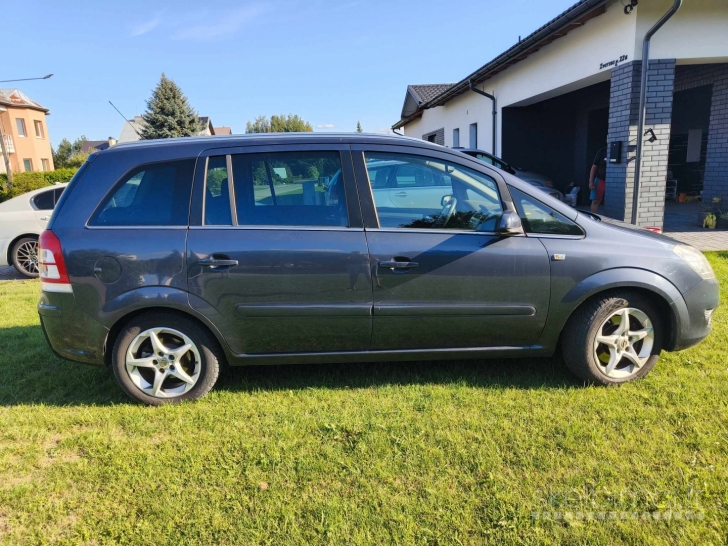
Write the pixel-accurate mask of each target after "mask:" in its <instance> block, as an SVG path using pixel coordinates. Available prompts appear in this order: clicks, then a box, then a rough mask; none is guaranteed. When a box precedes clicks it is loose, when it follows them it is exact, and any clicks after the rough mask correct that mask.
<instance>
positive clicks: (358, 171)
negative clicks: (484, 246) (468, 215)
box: [351, 144, 525, 237]
mask: <svg viewBox="0 0 728 546" xmlns="http://www.w3.org/2000/svg"><path fill="white" fill-rule="evenodd" d="M364 152H388V153H398V154H409V155H417V156H423V157H431V158H433V159H439V160H442V161H449V162H451V163H455V164H456V165H460V166H462V167H467V168H468V169H472V170H474V171H476V172H479V173H481V174H484V175H486V176H488V177H489V178H492V179H493V180H494V181H495V183H496V185H497V187H498V193H499V194H500V198H501V205H502V206H503V212H505V211H513V212H516V213H517V212H518V211H517V210H516V206H515V204H514V203H513V199H512V198H511V193H510V192H509V191H508V185H507V184H506V181H505V179H504V178H503V176H501V174H500V173H498V171H497V170H495V169H491V168H489V167H488V165H486V164H485V163H483V162H482V161H479V160H477V159H471V158H470V157H468V156H463V157H459V156H456V155H455V154H452V153H448V152H441V151H440V150H431V149H423V148H419V147H415V146H406V145H399V144H397V145H393V144H353V145H352V146H351V156H352V161H353V163H354V174H355V175H356V186H357V190H358V193H359V201H360V207H361V214H362V219H363V222H364V224H363V225H364V228H365V229H366V230H373V229H376V230H380V231H390V230H395V231H398V232H399V231H403V232H410V233H414V232H418V231H419V232H424V233H435V232H438V231H439V232H443V233H452V234H455V233H473V234H481V235H494V234H496V233H495V232H474V231H470V230H460V229H444V230H433V229H412V228H382V227H381V226H380V225H379V218H378V216H377V209H376V206H375V204H374V194H373V193H372V187H371V184H370V183H369V174H368V172H367V168H366V162H365V160H364ZM512 237H525V234H521V235H513V236H512Z"/></svg>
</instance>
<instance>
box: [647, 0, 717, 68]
mask: <svg viewBox="0 0 728 546" xmlns="http://www.w3.org/2000/svg"><path fill="white" fill-rule="evenodd" d="M673 3H674V2H673V0H649V1H644V0H643V1H642V2H640V4H639V6H638V7H637V9H636V10H635V13H637V29H636V36H635V58H636V59H642V39H643V38H644V35H645V33H646V32H647V31H648V30H649V28H650V27H651V26H652V25H654V24H655V22H656V21H657V20H658V19H659V18H660V17H662V15H663V14H664V13H665V12H666V11H667V10H668V9H669V8H670V7H671V6H672V5H673ZM650 58H651V59H677V60H678V64H696V63H701V62H726V61H727V60H728V0H683V3H682V7H681V8H680V9H679V10H678V12H677V13H676V14H675V15H673V16H672V18H671V19H670V20H669V21H668V22H667V23H665V25H664V26H663V27H662V28H661V29H660V30H659V31H658V32H657V34H655V36H654V37H653V38H652V41H651V42H650Z"/></svg>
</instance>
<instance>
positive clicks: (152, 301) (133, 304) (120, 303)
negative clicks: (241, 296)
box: [100, 287, 232, 365]
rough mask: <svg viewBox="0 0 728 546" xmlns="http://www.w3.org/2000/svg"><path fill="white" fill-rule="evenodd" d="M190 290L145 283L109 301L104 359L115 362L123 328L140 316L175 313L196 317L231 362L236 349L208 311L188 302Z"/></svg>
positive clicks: (104, 312) (106, 315)
mask: <svg viewBox="0 0 728 546" xmlns="http://www.w3.org/2000/svg"><path fill="white" fill-rule="evenodd" d="M188 296H189V295H188V293H187V292H185V291H183V290H179V289H174V288H169V287H145V288H140V289H138V290H134V291H131V292H126V293H125V294H123V295H122V296H120V297H119V298H116V299H114V300H112V301H111V302H108V304H107V305H106V306H104V310H103V311H102V317H100V318H101V322H102V323H103V324H104V326H106V327H107V328H108V333H107V335H106V341H105V342H104V349H103V351H104V363H105V364H106V365H109V364H110V362H111V349H112V348H113V346H114V343H115V342H116V338H117V337H118V335H119V332H120V331H121V330H122V329H123V328H124V326H126V325H127V324H128V323H129V322H130V321H131V320H133V319H135V318H136V317H138V316H140V315H143V314H146V313H151V312H164V313H173V314H175V315H177V316H181V317H184V318H187V319H189V320H192V321H194V322H195V323H197V324H198V325H199V326H201V327H203V328H204V329H205V330H207V331H208V332H209V333H210V334H211V335H212V337H213V338H214V339H215V341H216V342H217V344H218V346H219V348H220V351H221V352H222V354H224V355H225V359H226V361H228V362H229V360H230V358H231V355H232V353H231V352H230V348H229V347H228V345H227V343H226V341H225V339H224V338H223V336H222V334H221V333H220V331H219V330H218V329H217V328H216V327H215V325H214V324H213V323H212V322H211V321H210V320H209V319H208V318H207V317H205V316H204V315H201V314H200V313H197V312H196V311H195V310H194V309H192V307H190V306H189V303H188Z"/></svg>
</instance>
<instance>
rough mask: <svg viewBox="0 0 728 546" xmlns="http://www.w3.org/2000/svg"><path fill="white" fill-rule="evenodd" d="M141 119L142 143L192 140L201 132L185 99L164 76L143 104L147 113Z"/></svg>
mask: <svg viewBox="0 0 728 546" xmlns="http://www.w3.org/2000/svg"><path fill="white" fill-rule="evenodd" d="M142 118H143V119H144V125H143V127H142V128H141V137H142V140H149V139H152V138H174V137H185V136H193V135H197V134H198V133H199V132H200V131H202V129H203V127H202V124H201V123H200V118H199V117H198V116H197V112H195V111H194V110H193V109H192V107H191V106H190V104H189V102H188V101H187V97H185V95H184V93H182V90H181V89H180V88H179V86H178V85H177V84H176V83H174V81H172V80H170V79H169V78H168V77H167V76H165V75H164V74H162V78H161V79H160V80H159V83H158V84H157V87H155V88H154V91H152V96H151V97H150V98H149V100H148V101H147V111H146V112H144V114H143V115H142Z"/></svg>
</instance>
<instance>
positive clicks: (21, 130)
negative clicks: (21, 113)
mask: <svg viewBox="0 0 728 546" xmlns="http://www.w3.org/2000/svg"><path fill="white" fill-rule="evenodd" d="M15 124H16V125H17V126H18V136H20V137H25V136H28V134H27V133H26V132H25V120H24V119H23V118H18V119H16V120H15Z"/></svg>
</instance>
